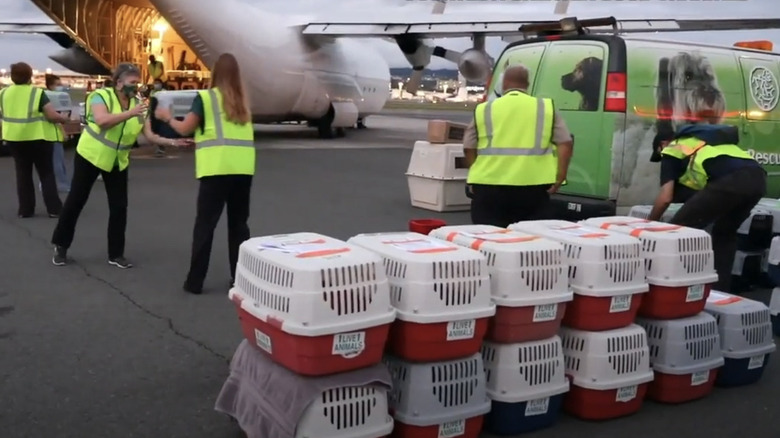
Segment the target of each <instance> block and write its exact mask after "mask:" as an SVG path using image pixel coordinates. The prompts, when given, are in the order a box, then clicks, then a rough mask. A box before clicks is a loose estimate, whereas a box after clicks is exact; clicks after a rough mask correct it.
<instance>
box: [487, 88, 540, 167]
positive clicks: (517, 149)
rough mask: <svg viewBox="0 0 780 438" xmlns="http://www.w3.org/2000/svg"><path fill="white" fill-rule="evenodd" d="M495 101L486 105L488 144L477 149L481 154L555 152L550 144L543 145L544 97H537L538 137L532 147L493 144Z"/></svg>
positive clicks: (537, 153) (526, 154)
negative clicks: (496, 145) (497, 145)
mask: <svg viewBox="0 0 780 438" xmlns="http://www.w3.org/2000/svg"><path fill="white" fill-rule="evenodd" d="M493 102H495V100H491V101H489V102H487V104H486V105H485V136H486V137H487V141H488V144H487V146H486V147H485V148H484V149H477V154H479V155H523V156H528V155H547V154H552V153H553V148H552V147H550V145H542V141H543V137H544V121H545V118H544V109H545V108H544V106H545V104H544V99H541V98H537V99H536V139H535V140H534V145H533V147H532V148H529V147H527V146H525V145H524V146H503V145H499V147H494V146H493V118H492V116H493Z"/></svg>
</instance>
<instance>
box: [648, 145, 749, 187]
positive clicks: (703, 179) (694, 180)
mask: <svg viewBox="0 0 780 438" xmlns="http://www.w3.org/2000/svg"><path fill="white" fill-rule="evenodd" d="M661 155H668V156H670V157H674V158H677V159H680V160H684V159H686V158H688V157H690V160H688V167H687V168H686V169H685V173H684V174H683V175H682V176H681V177H680V178H679V179H678V180H677V181H678V182H679V183H680V184H682V185H684V186H685V187H688V188H691V189H693V190H701V189H703V188H704V186H706V185H707V181H708V180H709V175H707V171H705V170H704V162H705V161H707V160H709V159H710V158H714V157H720V156H724V155H725V156H729V157H734V158H744V159H749V160H752V159H753V157H751V156H750V154H749V153H747V152H745V151H744V150H742V149H741V148H740V147H739V146H737V145H735V144H722V145H718V146H710V145H708V144H707V142H704V141H701V140H699V139H697V138H695V137H687V138H682V139H677V140H675V141H673V142H671V143H669V145H668V146H666V147H665V148H664V149H663V150H662V151H661Z"/></svg>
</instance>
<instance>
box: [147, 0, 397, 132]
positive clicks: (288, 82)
mask: <svg viewBox="0 0 780 438" xmlns="http://www.w3.org/2000/svg"><path fill="white" fill-rule="evenodd" d="M151 3H152V4H153V5H154V6H155V7H156V8H157V10H158V11H159V12H160V14H161V15H162V16H163V17H164V18H165V19H166V20H167V21H168V23H169V24H170V26H171V27H173V28H174V30H176V32H177V33H178V34H179V36H181V37H182V39H184V40H185V42H186V43H187V44H188V45H189V46H190V47H191V48H192V49H193V50H194V51H195V52H196V53H197V54H198V56H199V57H200V59H201V60H203V62H204V63H205V64H206V65H208V66H211V65H213V63H214V62H215V61H216V59H217V57H218V56H219V55H220V54H222V53H232V54H233V55H234V56H235V57H236V58H237V59H238V62H239V65H240V67H241V73H242V76H243V79H244V83H245V86H246V88H247V90H248V92H249V95H250V100H251V106H252V113H253V114H254V116H255V120H256V121H257V122H278V121H289V120H309V121H316V120H319V119H322V118H324V117H331V118H335V119H343V120H348V119H349V117H348V116H349V114H347V117H344V115H345V113H349V112H352V111H356V112H357V115H356V116H357V117H359V118H363V117H365V116H368V115H371V114H376V113H377V112H379V111H380V110H381V109H382V108H383V107H384V105H385V103H386V101H387V100H388V98H389V87H390V71H389V67H388V64H387V61H386V60H385V59H384V58H383V57H382V56H381V55H380V54H379V53H378V52H377V51H376V49H374V48H372V47H371V46H369V45H367V44H365V43H364V42H361V41H355V40H353V39H332V40H313V41H307V39H306V38H305V37H304V36H303V35H302V34H301V32H300V28H298V27H295V23H294V19H292V18H291V17H286V16H283V15H277V14H273V13H270V12H266V11H263V10H261V9H260V8H258V7H256V6H253V5H247V4H244V3H237V2H235V1H231V0H222V1H219V2H211V1H208V2H197V3H198V4H197V5H193V4H192V3H195V2H192V1H191V0H151ZM350 102H351V103H353V104H354V107H352V106H350ZM334 107H335V108H334ZM334 111H335V112H336V113H341V114H333V113H334ZM329 112H330V115H329ZM334 126H336V123H334Z"/></svg>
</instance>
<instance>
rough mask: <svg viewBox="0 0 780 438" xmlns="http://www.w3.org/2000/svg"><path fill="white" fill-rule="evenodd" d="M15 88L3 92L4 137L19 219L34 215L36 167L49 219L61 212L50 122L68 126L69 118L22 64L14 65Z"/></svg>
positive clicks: (0, 92)
mask: <svg viewBox="0 0 780 438" xmlns="http://www.w3.org/2000/svg"><path fill="white" fill-rule="evenodd" d="M10 73H11V81H12V82H13V85H11V86H10V87H8V88H4V89H3V90H0V113H2V120H3V124H2V138H3V141H5V143H6V144H7V145H8V147H9V149H10V150H11V154H12V155H13V158H14V165H15V167H16V194H17V197H18V199H19V209H18V211H17V214H18V215H19V217H20V218H28V217H32V216H33V215H34V214H35V185H34V182H33V166H35V169H36V170H37V171H38V178H40V181H41V189H42V191H43V202H44V204H46V210H47V212H48V213H49V217H52V218H56V217H58V216H59V214H60V212H61V210H62V201H60V198H59V196H58V194H57V183H56V181H55V178H54V167H53V165H52V148H53V146H52V143H51V142H50V141H47V139H46V138H47V136H46V126H47V123H49V122H51V123H65V122H67V121H68V119H67V117H65V116H63V115H60V114H59V113H57V111H55V110H54V105H52V104H51V102H49V98H48V97H47V96H46V93H45V92H44V90H43V89H42V88H38V87H35V86H33V85H32V76H33V70H32V67H30V66H29V65H28V64H25V63H23V62H20V63H17V64H13V65H11V72H10Z"/></svg>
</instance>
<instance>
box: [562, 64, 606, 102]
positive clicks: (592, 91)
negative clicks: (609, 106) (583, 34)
mask: <svg viewBox="0 0 780 438" xmlns="http://www.w3.org/2000/svg"><path fill="white" fill-rule="evenodd" d="M603 66H604V61H603V60H601V59H599V58H596V57H595V56H589V57H587V58H585V59H582V60H581V61H580V62H578V63H577V65H575V66H574V70H572V72H571V73H567V74H565V75H563V76H561V87H562V88H563V89H564V90H566V91H571V92H572V93H580V97H581V100H580V107H579V109H580V110H581V111H597V110H598V109H599V97H601V77H602V74H601V72H602V68H603Z"/></svg>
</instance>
